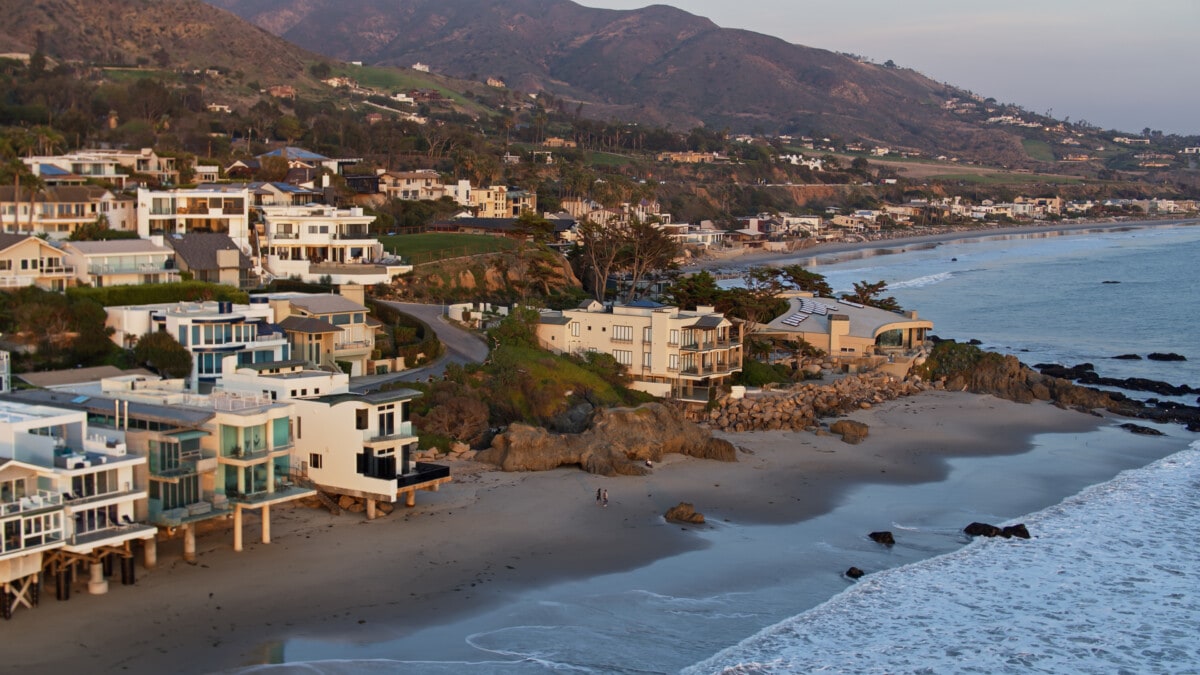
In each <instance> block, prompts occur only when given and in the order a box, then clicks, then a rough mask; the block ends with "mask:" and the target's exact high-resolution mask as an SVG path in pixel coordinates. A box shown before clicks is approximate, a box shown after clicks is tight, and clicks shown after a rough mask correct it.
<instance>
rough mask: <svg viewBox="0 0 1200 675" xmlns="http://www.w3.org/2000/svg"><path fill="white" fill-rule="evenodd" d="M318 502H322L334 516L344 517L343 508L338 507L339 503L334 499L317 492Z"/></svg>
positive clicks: (319, 491)
mask: <svg viewBox="0 0 1200 675" xmlns="http://www.w3.org/2000/svg"><path fill="white" fill-rule="evenodd" d="M317 501H319V502H321V506H324V507H325V508H327V509H329V512H330V513H332V514H333V515H335V516H340V515H342V507H340V506H338V503H337V502H336V501H334V499H333V497H330V496H329V495H327V494H325V493H324V492H322V491H321V490H317Z"/></svg>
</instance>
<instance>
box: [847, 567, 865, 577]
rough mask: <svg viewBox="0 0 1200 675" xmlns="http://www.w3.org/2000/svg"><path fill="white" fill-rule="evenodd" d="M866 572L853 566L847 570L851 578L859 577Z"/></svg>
mask: <svg viewBox="0 0 1200 675" xmlns="http://www.w3.org/2000/svg"><path fill="white" fill-rule="evenodd" d="M864 574H866V572H864V571H862V570H860V569H858V568H857V567H851V568H850V569H848V570H846V576H848V577H850V578H851V579H859V578H861V577H862V575H864Z"/></svg>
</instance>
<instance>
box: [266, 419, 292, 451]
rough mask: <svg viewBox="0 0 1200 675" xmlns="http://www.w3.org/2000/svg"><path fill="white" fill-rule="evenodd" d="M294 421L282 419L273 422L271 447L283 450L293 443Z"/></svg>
mask: <svg viewBox="0 0 1200 675" xmlns="http://www.w3.org/2000/svg"><path fill="white" fill-rule="evenodd" d="M291 427H292V419H291V418H290V417H280V418H279V419H276V420H272V421H271V446H272V447H276V448H281V447H284V446H287V445H291V443H292V434H291Z"/></svg>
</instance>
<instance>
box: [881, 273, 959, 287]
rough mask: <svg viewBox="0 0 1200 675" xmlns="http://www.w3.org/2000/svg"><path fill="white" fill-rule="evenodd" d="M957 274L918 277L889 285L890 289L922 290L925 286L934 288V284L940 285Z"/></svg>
mask: <svg viewBox="0 0 1200 675" xmlns="http://www.w3.org/2000/svg"><path fill="white" fill-rule="evenodd" d="M955 274H957V273H956V272H938V273H937V274H927V275H925V276H923V277H917V278H916V279H909V280H907V281H894V282H891V283H889V284H888V288H922V287H925V286H932V285H933V284H940V283H942V282H943V281H946V280H948V279H950V277H952V276H954V275H955Z"/></svg>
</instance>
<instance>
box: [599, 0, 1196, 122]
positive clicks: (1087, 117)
mask: <svg viewBox="0 0 1200 675" xmlns="http://www.w3.org/2000/svg"><path fill="white" fill-rule="evenodd" d="M576 2H579V4H582V5H585V6H588V7H604V8H609V9H635V8H638V7H644V6H646V5H647V4H665V5H671V6H674V7H678V8H679V9H682V10H684V11H687V12H691V13H692V14H696V15H699V16H703V17H707V18H709V19H711V20H712V21H713V22H714V23H716V24H717V25H718V26H722V27H724V28H744V29H747V30H752V31H755V32H759V33H765V34H767V35H773V36H775V37H778V38H781V39H783V40H786V41H787V42H792V43H796V44H802V45H806V46H809V47H819V48H822V49H828V50H830V51H835V52H846V53H851V54H857V55H860V56H863V57H866V58H868V59H870V60H872V61H876V62H878V63H883V62H885V61H887V60H889V59H890V60H892V61H894V62H895V63H896V65H897V66H901V67H905V68H912V69H914V70H917V71H919V72H921V73H923V74H924V75H926V76H928V77H930V78H932V79H934V80H937V81H939V82H946V83H948V84H952V85H954V86H957V87H961V88H963V89H968V90H970V91H972V92H974V93H976V94H979V95H982V96H984V97H990V98H994V99H996V100H997V101H999V102H1001V103H1010V104H1015V105H1019V106H1021V107H1023V108H1025V109H1026V110H1029V111H1031V112H1036V113H1043V114H1044V113H1049V114H1051V115H1052V116H1053V117H1056V118H1058V119H1064V118H1068V117H1069V118H1070V121H1072V122H1079V121H1087V122H1090V123H1091V124H1094V125H1097V126H1099V127H1102V128H1104V129H1116V130H1119V131H1125V132H1133V133H1140V132H1141V131H1142V130H1143V129H1145V128H1147V127H1148V128H1150V129H1155V130H1160V131H1162V132H1164V133H1167V134H1171V133H1176V134H1181V135H1191V134H1200V0H1141V1H1140V2H1137V3H1134V2H1129V1H1128V0H1000V1H999V2H982V1H973V0H965V1H964V0H955V1H951V0H906V1H905V0H741V1H740V2H731V1H730V0H662V1H661V2H657V3H650V2H646V1H644V0H642V1H638V0H576Z"/></svg>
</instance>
